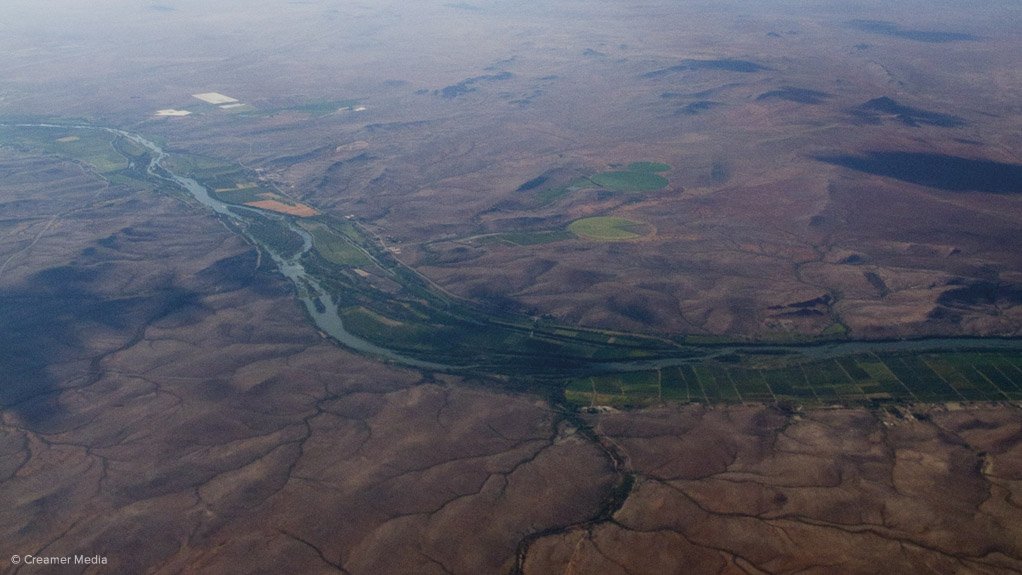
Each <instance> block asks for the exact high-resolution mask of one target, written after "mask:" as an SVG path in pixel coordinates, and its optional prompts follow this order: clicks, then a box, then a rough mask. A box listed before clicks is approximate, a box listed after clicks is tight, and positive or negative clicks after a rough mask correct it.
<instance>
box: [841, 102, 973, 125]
mask: <svg viewBox="0 0 1022 575" xmlns="http://www.w3.org/2000/svg"><path fill="white" fill-rule="evenodd" d="M852 115H853V116H855V117H856V118H858V119H859V120H861V121H862V122H863V123H866V124H878V123H881V122H882V121H883V118H882V116H885V115H886V116H894V117H895V119H897V120H898V121H899V122H901V123H902V124H905V125H906V126H910V127H913V128H915V127H919V126H921V125H926V126H937V127H939V128H960V127H962V126H964V125H966V122H965V120H964V119H963V118H960V117H958V116H953V115H951V114H942V113H940V112H931V111H929V110H923V109H921V108H913V107H911V106H906V105H904V104H900V103H898V102H897V101H895V100H893V99H891V98H888V97H887V96H882V97H880V98H874V99H872V100H870V101H868V102H866V103H864V104H862V105H861V106H859V107H857V108H855V109H854V110H852Z"/></svg>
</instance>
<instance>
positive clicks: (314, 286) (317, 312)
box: [16, 124, 1022, 371]
mask: <svg viewBox="0 0 1022 575" xmlns="http://www.w3.org/2000/svg"><path fill="white" fill-rule="evenodd" d="M16 126H21V127H33V128H59V129H65V130H66V129H71V128H74V129H81V130H104V131H106V132H110V133H113V134H117V135H119V136H122V137H124V138H126V139H128V140H131V141H132V142H135V143H136V144H139V145H140V146H144V147H145V148H146V149H148V150H149V151H150V152H151V153H152V156H151V159H150V161H149V166H148V167H147V168H146V171H147V172H148V173H149V175H150V176H152V177H154V178H159V179H161V180H164V181H167V182H171V183H173V184H176V185H177V186H179V187H180V188H182V189H184V190H185V191H187V192H188V193H189V195H191V196H192V197H193V198H195V200H196V201H198V202H199V203H201V204H202V205H204V206H206V207H208V208H209V209H211V210H213V211H214V212H215V213H216V214H218V215H219V216H220V217H224V218H228V219H230V220H231V221H233V222H236V223H238V224H240V225H238V226H235V228H237V229H240V230H242V233H245V232H244V230H245V219H244V217H243V216H242V215H240V214H243V213H245V212H252V213H257V214H259V215H261V216H264V217H265V216H266V215H267V214H266V212H263V211H261V210H256V209H254V208H248V207H245V206H238V205H233V204H227V203H225V202H222V201H220V200H218V199H216V198H215V197H213V196H212V195H210V193H209V190H208V189H207V188H206V187H205V186H203V185H202V184H200V183H199V182H197V181H195V180H194V179H192V178H188V177H185V176H180V175H178V174H175V173H173V172H171V171H170V170H168V169H167V168H166V167H165V166H164V165H163V160H164V159H165V158H167V156H168V154H167V153H166V152H164V151H163V149H162V148H160V146H158V145H157V144H156V143H154V142H152V141H150V140H147V139H146V138H143V137H142V136H140V135H138V134H134V133H131V132H126V131H123V130H117V129H114V128H106V127H99V126H67V125H59V124H16ZM280 221H281V223H283V224H285V225H287V226H288V227H289V228H290V229H291V230H292V231H294V232H295V233H297V234H299V235H301V236H302V238H303V243H304V245H303V247H302V249H301V250H300V251H299V253H298V254H296V255H293V256H290V257H286V258H285V257H283V256H281V255H280V254H278V253H276V252H275V251H274V250H273V249H272V248H271V247H270V246H267V245H265V244H262V243H260V242H258V241H257V240H256V239H255V238H253V237H252V236H249V235H247V234H246V237H247V238H248V239H249V240H250V241H252V242H253V243H257V244H259V245H261V246H262V247H263V250H264V252H265V253H267V254H269V255H270V257H271V258H272V259H273V262H274V264H275V265H276V266H277V269H278V270H279V271H280V273H281V274H283V275H284V276H285V277H287V278H288V279H290V280H291V281H292V282H294V284H295V288H296V291H297V293H298V298H299V299H300V300H301V302H302V304H303V305H304V306H305V310H306V312H307V313H308V314H309V317H310V318H311V319H312V321H313V323H314V324H315V325H316V327H318V328H319V329H320V330H322V331H323V332H324V333H326V334H327V335H328V336H330V337H331V338H333V339H335V340H337V342H338V343H340V344H341V345H343V346H345V347H347V348H350V349H352V350H354V351H357V352H360V353H364V354H368V355H372V356H376V357H378V358H381V359H385V360H388V361H391V362H394V363H398V364H401V365H405V366H408V367H415V368H420V369H427V370H437V371H455V370H459V369H460V370H464V369H466V367H465V366H452V365H445V364H441V363H433V362H428V361H424V360H420V359H417V358H413V357H408V356H405V355H402V354H400V353H397V352H395V351H393V350H390V349H387V348H385V347H382V346H379V345H377V344H375V343H373V342H370V341H368V340H366V339H363V338H361V337H359V336H357V335H355V334H353V333H351V332H349V331H348V330H346V329H345V328H344V323H343V322H342V321H341V316H340V313H339V310H338V308H337V304H336V303H335V302H334V299H333V298H332V297H330V294H329V293H328V292H327V291H326V290H325V289H323V287H322V285H321V284H320V283H319V282H318V281H317V280H316V278H315V277H314V276H313V275H311V274H309V273H308V272H307V271H306V270H305V267H304V266H303V265H302V263H301V257H302V255H303V254H305V253H306V252H308V251H309V250H310V249H312V237H311V236H310V235H309V233H308V232H306V231H305V230H304V229H302V228H301V227H299V226H297V225H294V224H293V223H292V222H291V221H290V220H288V219H287V218H284V217H281V218H280ZM949 350H986V351H1019V350H1022V340H1020V339H1009V338H969V337H958V338H955V337H931V338H920V339H908V340H896V341H868V340H864V341H863V340H860V341H839V342H833V343H829V342H828V343H809V344H802V345H771V344H726V345H706V346H699V345H691V346H682V348H681V351H687V352H693V351H695V352H699V353H698V354H697V355H696V356H695V357H693V356H692V355H690V354H686V355H688V357H678V358H664V359H655V360H626V361H618V362H608V363H598V364H593V367H596V368H598V369H603V370H607V371H640V370H646V369H658V368H664V367H672V366H677V365H682V364H685V363H691V362H693V361H700V360H703V359H707V358H710V357H715V356H722V355H727V354H733V353H753V354H754V353H757V352H760V353H763V352H766V353H790V354H798V355H801V356H803V357H806V358H809V359H827V358H835V357H842V356H848V355H856V354H863V353H883V352H898V351H904V352H926V351H949Z"/></svg>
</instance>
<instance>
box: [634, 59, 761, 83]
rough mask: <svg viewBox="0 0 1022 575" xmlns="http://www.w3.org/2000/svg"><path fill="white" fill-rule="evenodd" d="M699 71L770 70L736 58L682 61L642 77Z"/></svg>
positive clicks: (751, 71)
mask: <svg viewBox="0 0 1022 575" xmlns="http://www.w3.org/2000/svg"><path fill="white" fill-rule="evenodd" d="M699 70H715V71H723V72H738V73H741V74H750V73H753V72H761V71H763V70H769V68H767V67H766V66H763V65H761V64H757V63H755V62H750V61H748V60H738V59H734V58H722V59H719V60H691V59H690V60H682V61H681V63H680V64H675V65H674V66H668V67H667V68H660V69H659V70H653V71H651V72H646V73H645V74H643V75H642V77H643V78H659V77H661V76H666V75H668V74H673V73H675V72H687V71H699Z"/></svg>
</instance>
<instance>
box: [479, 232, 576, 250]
mask: <svg viewBox="0 0 1022 575" xmlns="http://www.w3.org/2000/svg"><path fill="white" fill-rule="evenodd" d="M574 237H575V235H574V234H572V233H571V232H569V231H568V230H546V231H538V232H507V233H504V234H494V235H491V236H485V237H482V238H479V243H480V244H482V245H492V244H511V245H514V246H533V245H538V244H549V243H553V242H560V241H564V240H570V239H572V238H574Z"/></svg>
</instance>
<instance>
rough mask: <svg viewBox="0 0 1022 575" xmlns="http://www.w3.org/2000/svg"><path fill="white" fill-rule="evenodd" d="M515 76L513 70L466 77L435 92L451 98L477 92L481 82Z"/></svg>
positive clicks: (442, 96) (497, 80)
mask: <svg viewBox="0 0 1022 575" xmlns="http://www.w3.org/2000/svg"><path fill="white" fill-rule="evenodd" d="M513 77H514V74H512V73H511V72H501V73H499V74H486V75H483V76H475V77H472V78H465V79H464V80H462V81H460V82H458V83H457V84H452V85H450V86H447V87H445V88H441V89H440V90H437V91H436V92H434V93H435V94H437V95H439V96H440V97H441V98H446V99H448V100H449V99H452V98H457V97H458V96H463V95H465V94H468V93H469V92H475V91H476V90H478V88H476V87H475V85H476V84H478V83H480V82H499V81H502V80H510V79H511V78H513Z"/></svg>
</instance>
